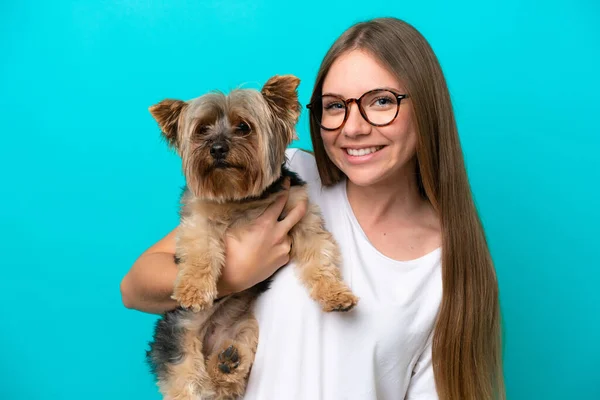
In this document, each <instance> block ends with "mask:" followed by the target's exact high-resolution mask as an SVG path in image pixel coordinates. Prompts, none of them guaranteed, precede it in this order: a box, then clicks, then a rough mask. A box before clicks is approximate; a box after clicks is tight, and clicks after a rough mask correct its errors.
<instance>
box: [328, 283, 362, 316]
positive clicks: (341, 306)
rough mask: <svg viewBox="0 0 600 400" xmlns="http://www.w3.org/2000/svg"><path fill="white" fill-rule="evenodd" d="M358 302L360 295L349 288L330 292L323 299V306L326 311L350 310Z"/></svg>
mask: <svg viewBox="0 0 600 400" xmlns="http://www.w3.org/2000/svg"><path fill="white" fill-rule="evenodd" d="M357 304H358V297H356V296H355V295H354V294H353V293H352V292H351V291H350V290H349V289H343V290H342V291H339V292H338V291H334V292H333V293H329V295H328V296H326V297H325V299H324V300H323V301H321V306H322V307H323V311H325V312H331V311H350V310H351V309H353V308H354V306H356V305H357Z"/></svg>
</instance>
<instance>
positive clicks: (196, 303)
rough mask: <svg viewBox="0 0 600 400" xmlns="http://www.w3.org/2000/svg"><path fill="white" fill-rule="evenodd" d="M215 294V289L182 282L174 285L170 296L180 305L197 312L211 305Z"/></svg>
mask: <svg viewBox="0 0 600 400" xmlns="http://www.w3.org/2000/svg"><path fill="white" fill-rule="evenodd" d="M216 296H217V291H216V289H213V288H208V287H198V286H193V285H186V284H183V285H177V286H176V287H175V290H174V292H173V296H172V298H173V300H176V301H177V302H179V305H180V306H181V307H183V308H185V309H188V310H192V311H194V312H198V311H202V310H206V309H208V308H210V307H212V305H213V301H214V299H215V297H216Z"/></svg>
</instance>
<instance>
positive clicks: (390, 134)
mask: <svg viewBox="0 0 600 400" xmlns="http://www.w3.org/2000/svg"><path fill="white" fill-rule="evenodd" d="M381 88H384V89H390V90H392V91H393V92H396V93H398V94H406V91H405V89H404V87H403V86H402V84H401V83H400V82H399V81H398V80H397V79H396V78H395V77H394V75H393V74H392V73H391V72H389V71H388V70H387V69H385V68H384V67H383V66H381V65H380V63H379V62H378V60H377V59H375V58H374V57H372V56H371V55H370V54H368V53H366V52H364V51H361V50H353V51H351V52H348V53H346V54H343V55H342V56H340V57H339V58H338V59H337V60H335V61H334V63H333V65H332V66H331V68H330V70H329V72H328V74H327V76H326V77H325V80H324V82H323V96H324V101H323V108H327V107H330V108H332V109H333V107H335V106H337V107H338V108H339V105H340V104H339V102H337V104H333V103H330V104H331V105H329V106H328V104H327V101H325V96H326V95H328V94H333V95H336V96H339V97H341V98H342V99H348V98H359V97H360V96H362V95H363V93H366V92H368V91H371V90H373V89H381ZM369 103H370V104H367V103H366V102H365V100H363V104H362V105H363V108H365V109H366V108H367V107H371V108H372V110H373V111H372V114H370V115H373V116H375V114H376V113H377V111H378V110H377V109H376V108H377V107H384V106H386V105H387V106H388V107H389V99H387V98H371V99H369ZM393 107H394V109H395V107H396V105H395V104H394V106H393ZM334 111H335V110H334ZM334 111H332V112H334ZM324 112H329V111H327V110H324ZM347 112H348V117H347V120H346V122H345V124H344V125H343V126H342V127H340V128H338V129H336V130H334V131H328V130H324V129H321V137H322V139H323V144H324V146H325V151H326V152H327V154H328V156H329V158H330V159H331V161H333V163H334V164H335V165H336V166H337V167H338V168H339V169H340V170H341V171H342V172H343V173H344V174H345V175H346V176H347V177H348V179H349V180H350V181H351V182H352V183H354V184H356V185H359V186H372V185H380V184H382V183H383V184H385V183H392V184H393V183H394V181H396V180H397V178H398V177H399V176H400V175H401V174H402V173H405V172H406V171H403V169H405V167H406V166H410V167H411V168H412V167H413V166H414V164H411V163H413V162H414V156H415V152H416V146H417V133H416V131H415V127H414V124H413V121H412V112H413V110H412V105H411V102H410V99H402V100H401V101H400V108H399V109H398V115H397V116H396V118H395V119H394V120H393V122H392V123H391V124H389V125H387V126H379V127H377V126H373V125H371V124H369V122H367V121H366V120H365V119H364V118H363V116H362V115H361V113H360V112H359V110H358V106H357V105H356V103H350V107H349V108H348V110H347ZM342 114H343V111H342ZM324 118H325V116H323V119H324ZM376 118H377V117H376V116H375V118H373V119H376ZM373 122H377V121H373Z"/></svg>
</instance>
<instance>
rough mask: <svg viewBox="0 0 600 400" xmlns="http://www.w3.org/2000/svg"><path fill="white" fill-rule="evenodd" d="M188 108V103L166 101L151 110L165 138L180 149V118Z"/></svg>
mask: <svg viewBox="0 0 600 400" xmlns="http://www.w3.org/2000/svg"><path fill="white" fill-rule="evenodd" d="M186 107H187V103H186V102H184V101H181V100H172V99H166V100H163V101H161V102H160V103H157V104H155V105H153V106H151V107H150V108H149V111H150V114H152V116H153V117H154V119H155V120H156V122H158V126H160V130H161V131H162V133H163V136H164V137H165V138H166V139H167V142H168V143H169V145H170V146H172V147H175V148H177V147H178V146H177V144H178V136H179V135H178V131H179V117H180V116H181V114H182V113H183V111H184V110H185V109H186Z"/></svg>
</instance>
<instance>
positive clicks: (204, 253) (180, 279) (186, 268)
mask: <svg viewBox="0 0 600 400" xmlns="http://www.w3.org/2000/svg"><path fill="white" fill-rule="evenodd" d="M197 225H198V224H195V225H192V226H187V225H185V224H182V225H180V228H179V229H180V232H179V237H178V239H179V243H178V248H179V249H185V251H183V250H182V251H180V252H178V257H179V258H180V261H179V263H178V266H179V273H178V275H177V279H176V281H175V288H174V291H173V296H172V298H173V299H174V300H177V301H178V302H179V304H180V305H181V306H182V307H183V308H186V309H192V310H193V311H200V310H205V309H207V308H210V307H211V306H212V304H213V301H214V299H215V298H216V297H217V281H218V279H219V277H220V275H221V268H222V266H223V264H224V263H225V250H224V244H223V242H222V239H221V238H222V237H223V234H224V233H223V232H221V231H217V230H216V229H213V227H210V226H208V225H206V230H205V232H200V233H199V232H198V228H197Z"/></svg>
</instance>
